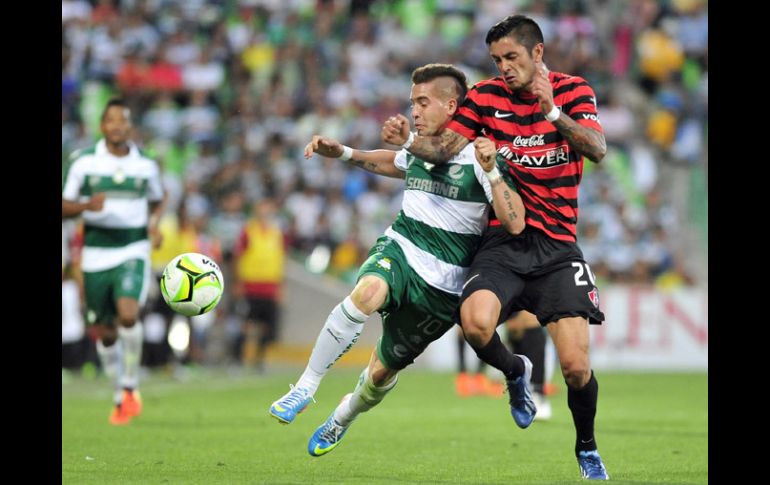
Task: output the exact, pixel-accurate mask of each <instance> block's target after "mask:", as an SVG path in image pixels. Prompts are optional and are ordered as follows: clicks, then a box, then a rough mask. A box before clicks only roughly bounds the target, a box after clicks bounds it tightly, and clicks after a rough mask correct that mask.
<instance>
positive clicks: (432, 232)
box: [391, 210, 481, 267]
mask: <svg viewBox="0 0 770 485" xmlns="http://www.w3.org/2000/svg"><path fill="white" fill-rule="evenodd" d="M391 227H392V229H393V230H394V231H396V232H397V233H399V234H401V235H402V236H404V237H405V238H407V239H409V240H410V241H412V243H413V244H414V245H415V246H417V247H418V248H420V249H422V250H423V251H425V252H426V253H429V254H432V255H433V256H435V257H436V258H438V259H439V260H441V261H443V262H445V263H449V264H453V265H456V266H464V267H468V266H470V265H471V261H473V255H474V254H475V253H476V248H477V247H478V245H479V243H480V242H481V236H477V235H475V234H460V233H456V232H450V231H445V230H443V229H438V228H435V227H432V226H429V225H427V224H425V223H423V222H420V221H418V220H417V219H412V218H411V217H409V216H407V215H406V214H404V211H403V210H402V211H401V212H399V213H398V217H396V220H395V221H394V222H393V225H392V226H391Z"/></svg>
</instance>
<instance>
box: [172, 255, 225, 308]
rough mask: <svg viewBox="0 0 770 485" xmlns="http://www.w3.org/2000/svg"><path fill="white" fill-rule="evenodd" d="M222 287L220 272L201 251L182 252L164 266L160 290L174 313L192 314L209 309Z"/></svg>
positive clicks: (212, 261)
mask: <svg viewBox="0 0 770 485" xmlns="http://www.w3.org/2000/svg"><path fill="white" fill-rule="evenodd" d="M224 288H225V280H224V279H223V278H222V272H221V271H220V270H219V266H218V265H217V263H215V262H214V260H213V259H211V258H209V257H208V256H204V255H203V254H198V253H184V254H180V255H179V256H177V257H176V258H174V259H172V260H171V262H170V263H168V265H167V266H166V269H164V270H163V276H162V277H161V279H160V293H161V294H162V295H163V299H164V300H165V301H166V303H167V304H168V306H169V307H171V309H172V310H174V311H175V312H177V313H181V314H182V315H186V316H188V317H192V316H195V315H202V314H204V313H206V312H208V311H211V310H212V309H213V308H214V307H215V306H217V303H219V299H220V298H222V291H223V290H224Z"/></svg>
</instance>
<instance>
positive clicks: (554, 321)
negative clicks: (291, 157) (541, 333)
mask: <svg viewBox="0 0 770 485" xmlns="http://www.w3.org/2000/svg"><path fill="white" fill-rule="evenodd" d="M486 43H487V46H488V48H489V53H490V55H491V57H492V59H493V60H494V62H495V65H496V66H497V69H498V71H499V72H500V76H497V77H495V78H493V79H489V80H485V81H481V82H479V83H477V84H476V85H475V86H473V87H472V88H471V90H470V91H469V92H468V95H467V97H466V100H465V101H464V103H463V104H462V106H461V108H460V109H459V110H458V112H457V113H456V114H455V116H454V119H453V120H452V122H450V124H449V125H448V126H447V129H445V130H444V131H443V132H442V133H440V134H439V135H438V136H415V135H414V134H412V133H410V132H409V123H408V120H407V119H406V118H405V117H404V116H402V115H398V116H396V117H393V118H391V119H389V120H388V121H387V122H386V123H385V125H384V126H383V128H382V138H383V141H385V142H387V143H392V144H395V145H401V146H402V147H404V148H406V149H408V150H409V151H410V152H411V153H413V154H414V155H415V156H417V157H419V158H421V159H423V160H426V161H428V162H431V163H437V164H440V163H444V162H445V161H446V160H447V159H449V158H450V157H451V156H453V155H455V154H456V153H458V152H459V151H460V150H461V149H462V148H463V147H465V146H466V145H467V144H468V143H470V142H471V141H474V145H477V146H481V147H483V146H488V142H486V141H485V140H484V138H488V139H491V140H492V141H494V146H495V147H496V149H497V153H496V154H495V153H494V152H492V153H489V151H487V153H489V155H488V156H496V157H497V164H498V166H499V167H500V168H501V170H500V171H501V172H503V175H504V178H505V181H506V182H507V183H509V185H512V186H515V188H516V189H517V191H518V193H519V195H521V198H522V200H523V202H524V206H525V208H526V216H525V221H526V229H525V230H524V232H522V233H521V234H520V235H517V236H512V235H511V234H509V233H508V232H507V231H505V229H503V228H502V227H501V226H500V221H499V220H497V219H496V218H494V217H492V216H490V227H489V228H488V230H487V232H486V234H485V236H484V239H483V242H482V245H481V248H480V249H479V252H478V253H477V255H476V257H475V259H474V261H473V264H472V266H471V269H470V271H469V272H468V278H467V280H466V281H465V286H464V288H463V294H462V297H461V302H462V304H461V308H460V319H461V323H462V328H463V331H464V333H465V337H466V339H467V340H468V342H469V343H470V344H471V346H472V347H473V348H474V350H475V351H476V354H477V355H478V356H479V358H480V359H482V360H484V361H485V362H487V363H488V364H490V365H492V366H494V367H496V368H498V369H500V370H501V371H502V372H503V373H504V374H505V376H506V380H507V381H508V388H509V394H510V404H511V413H512V415H513V417H514V419H515V421H516V423H517V424H518V425H519V426H520V427H527V426H528V425H529V423H530V422H531V419H530V418H529V417H528V416H530V415H531V417H532V418H534V413H535V411H534V405H532V402H531V398H530V395H529V388H528V387H527V386H526V385H523V384H522V380H528V378H529V375H531V365H532V364H531V363H530V362H528V361H526V360H524V359H522V358H520V357H518V356H515V355H513V354H512V353H511V352H510V351H509V350H508V349H506V348H505V346H504V345H503V344H502V342H501V341H500V337H499V336H498V335H497V333H496V332H495V327H496V326H497V325H498V324H500V323H502V322H503V321H505V320H506V318H507V317H508V315H510V314H511V313H512V312H513V311H515V310H519V309H525V310H528V311H530V312H532V313H534V314H535V315H536V316H537V318H538V320H539V321H540V324H541V325H543V326H545V327H546V328H547V329H548V332H549V333H550V335H551V337H552V339H553V342H554V344H555V346H556V349H557V353H558V355H559V360H560V363H561V369H562V374H563V375H564V379H565V381H566V383H567V387H568V404H569V408H570V411H571V412H572V417H573V421H574V423H575V428H576V432H577V437H576V440H575V442H576V444H575V454H576V456H577V459H578V463H579V465H580V469H581V472H582V474H583V476H584V477H585V478H591V479H605V480H606V479H608V478H609V477H608V475H607V471H606V469H605V468H604V465H603V463H602V461H601V458H600V456H599V453H598V451H597V447H596V440H595V438H594V420H595V416H596V403H597V397H598V384H597V382H596V379H595V377H594V375H593V371H592V370H591V367H590V363H589V357H588V345H589V330H588V328H589V327H588V325H589V323H592V324H600V323H601V322H602V321H603V320H604V315H603V314H602V312H601V311H600V310H599V294H598V289H597V288H596V285H595V281H594V276H593V273H592V272H591V269H590V268H589V266H588V264H587V263H586V262H585V260H584V259H583V254H582V251H581V250H580V248H579V247H578V245H577V237H576V231H575V228H576V224H577V218H578V205H577V201H578V185H579V183H580V178H581V176H582V172H583V159H584V157H587V158H589V159H590V160H592V161H593V162H599V161H600V160H601V159H602V158H603V157H604V154H605V152H606V144H605V141H604V134H603V131H602V127H601V124H600V122H599V117H598V115H597V110H596V100H595V96H594V92H593V90H592V89H591V87H590V86H589V85H588V83H587V82H586V81H585V79H583V78H580V77H578V76H570V75H568V74H563V73H558V72H549V71H548V70H547V68H546V66H545V64H544V63H543V53H544V50H545V46H544V43H543V34H542V32H541V30H540V28H539V26H538V25H537V23H536V22H534V21H533V20H532V19H530V18H527V17H525V16H523V15H513V16H509V17H506V18H505V19H503V20H502V21H500V22H498V23H497V24H495V25H494V26H493V27H492V28H491V29H490V30H489V32H488V33H487V37H486ZM514 216H515V214H511V213H509V214H508V217H514ZM525 378H526V379H525Z"/></svg>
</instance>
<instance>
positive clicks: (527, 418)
mask: <svg viewBox="0 0 770 485" xmlns="http://www.w3.org/2000/svg"><path fill="white" fill-rule="evenodd" d="M516 356H518V357H521V359H522V360H523V361H524V374H522V375H520V376H519V377H517V378H516V379H507V380H506V384H508V396H509V397H510V399H509V400H508V403H509V404H510V405H511V416H513V420H514V421H516V425H517V426H518V427H519V428H522V429H524V428H526V427H528V426H529V425H530V424H532V421H533V420H534V419H535V414H537V407H535V401H533V400H532V393H531V392H530V390H529V381H530V379H532V361H530V360H529V359H528V358H527V356H525V355H520V354H516Z"/></svg>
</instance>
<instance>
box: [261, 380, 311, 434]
mask: <svg viewBox="0 0 770 485" xmlns="http://www.w3.org/2000/svg"><path fill="white" fill-rule="evenodd" d="M289 387H291V390H290V391H289V392H287V393H286V394H284V395H283V397H282V398H281V399H279V400H277V401H275V402H274V403H273V404H272V405H271V406H270V411H269V412H270V416H272V417H274V418H275V419H277V420H278V421H280V422H281V424H289V423H291V422H292V421H294V418H296V417H297V415H298V414H299V413H301V412H302V411H304V410H305V408H306V407H307V405H308V404H310V401H313V400H314V399H313V396H311V395H310V391H308V390H307V389H305V388H304V387H294V386H292V385H289Z"/></svg>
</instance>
